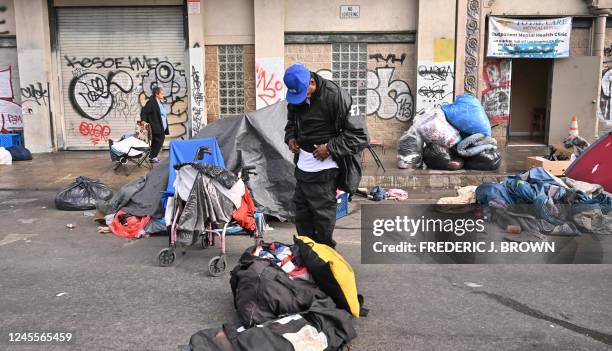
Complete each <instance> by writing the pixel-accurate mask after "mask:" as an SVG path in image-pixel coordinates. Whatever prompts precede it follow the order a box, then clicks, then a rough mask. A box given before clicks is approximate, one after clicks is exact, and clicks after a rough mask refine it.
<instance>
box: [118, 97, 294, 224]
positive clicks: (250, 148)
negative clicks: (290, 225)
mask: <svg viewBox="0 0 612 351" xmlns="http://www.w3.org/2000/svg"><path fill="white" fill-rule="evenodd" d="M286 122H287V105H286V103H285V102H280V103H277V104H274V105H272V106H269V107H267V108H264V109H261V110H257V111H254V112H249V113H246V114H244V115H238V116H231V117H225V118H222V119H220V120H218V121H216V122H214V123H211V124H209V125H208V126H206V127H204V128H203V129H202V130H201V131H200V132H199V133H198V134H197V135H196V136H194V138H193V139H202V138H210V137H214V138H216V140H217V143H218V145H219V147H220V148H221V153H222V158H223V160H224V162H225V167H226V168H227V169H229V170H234V169H236V168H237V167H238V166H239V161H240V160H238V157H237V151H238V150H240V151H241V152H242V164H243V165H254V166H255V167H256V169H255V172H257V175H256V176H254V177H252V178H251V180H250V184H249V188H250V189H251V193H252V196H253V198H254V199H255V203H256V205H257V206H258V209H259V210H261V211H262V212H263V213H265V214H267V215H271V216H274V217H276V218H278V219H281V220H290V219H293V216H294V213H295V207H294V204H293V201H292V197H293V191H294V189H295V178H294V176H293V170H294V164H293V154H291V152H289V150H288V148H287V146H286V145H285V141H284V136H285V132H284V126H285V124H286ZM192 141H193V140H192ZM196 149H197V148H196ZM196 151H197V150H193V153H194V154H195V152H196ZM188 161H191V160H188ZM167 185H168V161H165V162H162V163H161V164H160V165H159V166H158V167H156V168H155V169H153V170H152V171H150V172H149V173H148V174H147V175H146V184H145V185H144V187H143V188H142V190H140V191H139V192H137V193H135V194H134V195H133V196H132V198H131V200H130V202H129V203H128V204H127V205H126V206H125V207H124V208H123V210H124V211H126V212H128V213H130V214H133V215H137V216H152V217H156V218H159V217H162V216H163V214H164V212H163V208H162V202H161V197H162V194H163V193H164V191H166V190H167Z"/></svg>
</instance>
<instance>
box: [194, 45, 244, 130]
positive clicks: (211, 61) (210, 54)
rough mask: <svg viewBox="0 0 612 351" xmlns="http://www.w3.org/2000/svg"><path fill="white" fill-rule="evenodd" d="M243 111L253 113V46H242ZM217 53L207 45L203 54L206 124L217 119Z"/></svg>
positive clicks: (213, 47) (215, 47) (216, 48)
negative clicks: (204, 64)
mask: <svg viewBox="0 0 612 351" xmlns="http://www.w3.org/2000/svg"><path fill="white" fill-rule="evenodd" d="M243 49H244V58H243V62H244V104H245V106H244V111H245V112H250V111H255V46H254V45H244V46H243ZM218 54H219V51H218V47H217V46H216V45H207V46H206V54H205V63H206V74H205V75H204V79H205V85H206V112H207V120H208V123H211V122H214V121H216V120H217V119H219V56H218Z"/></svg>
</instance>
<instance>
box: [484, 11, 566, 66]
mask: <svg viewBox="0 0 612 351" xmlns="http://www.w3.org/2000/svg"><path fill="white" fill-rule="evenodd" d="M571 31H572V18H571V17H562V18H548V19H535V20H532V19H529V20H526V19H512V18H500V17H489V38H488V42H487V56H488V57H511V58H520V57H529V58H558V57H568V56H569V51H570V33H571Z"/></svg>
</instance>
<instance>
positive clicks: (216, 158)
mask: <svg viewBox="0 0 612 351" xmlns="http://www.w3.org/2000/svg"><path fill="white" fill-rule="evenodd" d="M200 146H208V147H210V152H211V154H212V155H209V154H204V158H203V159H202V160H201V161H199V162H202V163H209V164H212V165H215V166H218V167H225V161H223V155H222V154H221V149H220V148H219V144H217V140H216V139H215V138H204V139H192V140H172V141H171V142H170V162H169V164H168V185H167V186H166V192H165V193H164V196H163V203H164V207H165V203H166V198H168V197H169V196H173V195H174V179H175V178H176V171H175V170H174V165H175V164H177V163H186V162H193V161H194V158H195V155H196V152H197V151H198V148H199V147H200Z"/></svg>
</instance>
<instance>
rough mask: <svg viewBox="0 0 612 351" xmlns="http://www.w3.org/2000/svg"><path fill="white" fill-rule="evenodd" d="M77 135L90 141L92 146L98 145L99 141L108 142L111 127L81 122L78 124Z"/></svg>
mask: <svg viewBox="0 0 612 351" xmlns="http://www.w3.org/2000/svg"><path fill="white" fill-rule="evenodd" d="M79 133H81V135H83V136H86V137H88V138H89V140H90V141H91V144H92V145H94V146H95V145H98V143H100V142H101V141H103V142H108V138H109V136H110V133H111V127H110V126H109V125H108V124H100V123H91V122H85V121H83V122H81V124H79Z"/></svg>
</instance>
